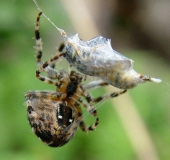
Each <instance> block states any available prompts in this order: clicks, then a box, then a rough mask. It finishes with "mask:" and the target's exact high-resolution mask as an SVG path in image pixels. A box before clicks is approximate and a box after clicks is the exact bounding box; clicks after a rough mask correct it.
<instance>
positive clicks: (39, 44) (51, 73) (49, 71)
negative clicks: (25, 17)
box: [35, 12, 64, 86]
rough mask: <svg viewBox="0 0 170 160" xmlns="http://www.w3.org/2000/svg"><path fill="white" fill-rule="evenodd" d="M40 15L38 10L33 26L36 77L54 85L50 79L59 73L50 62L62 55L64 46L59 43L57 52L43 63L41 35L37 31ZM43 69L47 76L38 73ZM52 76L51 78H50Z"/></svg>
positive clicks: (55, 77) (56, 76)
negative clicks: (36, 66) (37, 67)
mask: <svg viewBox="0 0 170 160" xmlns="http://www.w3.org/2000/svg"><path fill="white" fill-rule="evenodd" d="M41 15H42V12H40V13H39V14H38V16H37V19H36V26H35V39H36V50H37V56H36V57H37V65H38V66H39V69H37V71H36V77H37V78H38V79H39V80H41V81H44V82H45V83H49V84H53V85H55V86H57V83H56V82H54V81H53V80H52V79H57V78H58V75H59V73H58V72H57V71H56V70H54V69H53V68H51V67H50V65H51V64H53V62H54V61H56V60H57V59H59V58H60V57H61V56H63V54H64V52H61V51H62V50H63V48H64V45H61V46H60V47H59V52H60V53H59V54H57V55H56V56H54V57H53V58H51V59H50V60H49V61H46V62H45V63H42V61H41V58H42V53H43V52H42V41H41V36H40V32H39V28H40V17H41ZM42 71H44V72H46V73H47V75H48V77H44V76H42V75H41V74H40V73H41V72H42ZM51 78H52V79H51Z"/></svg>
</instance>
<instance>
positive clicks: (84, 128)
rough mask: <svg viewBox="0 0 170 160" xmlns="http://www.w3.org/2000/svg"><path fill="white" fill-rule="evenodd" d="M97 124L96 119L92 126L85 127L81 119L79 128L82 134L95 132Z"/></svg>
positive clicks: (97, 120)
mask: <svg viewBox="0 0 170 160" xmlns="http://www.w3.org/2000/svg"><path fill="white" fill-rule="evenodd" d="M98 124H99V119H98V118H96V121H95V123H94V124H93V125H91V126H89V127H86V125H85V123H84V120H83V119H81V121H80V124H79V126H80V128H81V130H82V131H83V132H89V131H93V130H95V129H96V127H97V125H98Z"/></svg>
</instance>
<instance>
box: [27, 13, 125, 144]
mask: <svg viewBox="0 0 170 160" xmlns="http://www.w3.org/2000/svg"><path fill="white" fill-rule="evenodd" d="M40 16H41V13H39V14H38V16H37V21H36V27H35V39H36V50H37V56H36V58H37V65H38V67H39V68H38V69H37V70H36V77H37V78H38V79H39V80H40V81H43V82H45V83H48V84H51V85H53V86H55V87H56V91H30V92H27V93H26V95H25V99H26V106H27V117H28V120H29V124H30V126H31V127H32V130H33V131H34V132H35V134H36V135H37V136H38V137H39V138H40V139H41V140H42V142H44V143H46V144H47V145H48V146H51V147H60V146H63V145H64V144H66V143H67V142H69V141H70V140H71V139H72V137H73V136H74V134H75V133H76V131H77V128H78V126H80V128H81V130H82V131H84V132H88V131H93V130H95V129H96V127H97V125H98V123H99V119H98V118H96V121H95V122H94V124H92V125H91V126H89V127H87V126H86V125H85V122H84V120H83V114H82V109H81V107H80V105H82V106H84V107H85V109H86V110H87V111H88V112H89V113H90V114H91V115H92V116H94V117H95V116H97V110H96V109H95V108H94V104H95V103H98V102H100V101H102V100H103V99H108V98H113V97H117V96H119V95H121V94H123V93H125V92H126V90H123V91H120V92H114V93H112V94H106V95H104V96H101V97H98V98H92V96H91V95H90V94H89V93H88V92H87V91H86V90H87V89H92V88H96V87H101V86H106V85H108V84H107V83H106V82H103V81H101V80H99V81H93V82H90V83H87V84H82V82H83V81H85V78H84V75H82V74H80V73H77V72H76V71H70V73H67V72H66V71H65V70H55V69H54V67H55V63H56V61H57V59H58V58H59V57H60V56H61V55H60V54H58V55H56V56H54V57H53V58H51V59H50V60H48V61H46V62H44V63H43V62H42V61H41V58H42V42H41V38H40V32H39V21H40ZM62 47H63V46H61V47H60V48H59V51H60V50H61V49H62ZM42 72H45V73H46V74H47V76H43V75H42V74H41V73H42ZM82 97H84V99H85V100H83V99H82Z"/></svg>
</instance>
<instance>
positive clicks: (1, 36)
mask: <svg viewBox="0 0 170 160" xmlns="http://www.w3.org/2000/svg"><path fill="white" fill-rule="evenodd" d="M0 3H1V5H0V15H1V16H0V23H1V27H0V44H1V46H0V48H1V53H0V75H1V78H0V128H1V129H0V144H1V145H0V157H1V158H0V159H2V160H7V159H13V160H20V159H24V160H32V159H36V160H47V159H48V160H53V159H60V160H69V159H75V160H78V159H81V160H87V159H88V160H103V159H107V160H111V159H118V160H124V159H126V160H132V159H137V157H136V155H135V152H134V150H133V148H132V146H131V143H130V141H129V138H128V136H127V133H126V132H125V129H124V128H123V126H122V124H121V121H120V119H119V117H118V115H117V113H116V112H115V110H114V108H113V107H112V105H111V103H110V101H107V102H105V103H104V104H103V105H102V106H100V108H99V109H98V112H99V118H100V122H101V123H100V124H99V126H98V128H97V130H96V131H94V132H91V133H88V134H85V133H83V132H82V131H81V130H78V132H77V134H76V135H75V137H74V138H73V139H72V140H71V141H70V142H69V143H68V144H67V145H65V146H63V147H61V148H50V147H48V146H46V145H45V144H43V143H42V142H41V141H39V140H38V138H37V137H36V136H35V135H34V134H33V133H32V131H31V129H30V126H29V124H28V122H27V117H26V107H25V104H24V101H25V100H24V94H25V93H26V92H27V91H29V90H48V89H49V90H54V87H51V86H50V85H48V84H44V83H42V82H40V81H38V80H37V79H36V78H35V70H36V63H35V58H34V55H35V53H34V49H33V46H34V45H35V42H34V40H32V37H33V36H34V23H35V19H36V16H37V13H38V11H37V9H36V7H35V5H34V3H33V2H32V1H21V0H11V1H5V0H1V2H0ZM42 3H43V2H42ZM43 5H44V6H45V5H46V4H42V6H43ZM44 8H45V7H44ZM46 10H48V13H49V14H48V15H49V17H50V18H51V19H53V20H55V22H57V23H58V24H57V25H59V26H69V25H70V24H69V23H68V22H67V21H68V19H67V16H66V14H65V12H64V9H63V8H62V7H61V5H60V4H59V3H58V2H55V3H54V1H53V2H50V3H48V6H47V5H46ZM53 10H55V14H53ZM56 14H57V15H60V16H56ZM41 24H42V25H41V26H42V28H41V32H42V34H43V42H44V53H45V54H44V57H45V58H47V57H50V56H51V55H54V54H55V46H56V45H57V44H59V43H60V42H61V40H62V38H61V39H60V40H58V39H57V36H60V34H59V33H57V32H56V30H55V29H54V28H53V27H52V26H51V25H50V24H49V23H48V22H47V21H46V22H45V20H42V22H41ZM65 28H67V27H65ZM54 33H56V35H54ZM55 38H56V39H55ZM122 51H123V49H122ZM123 52H124V53H127V54H126V56H128V57H129V58H132V59H133V60H134V61H135V70H137V71H141V72H142V71H143V73H146V74H147V75H152V76H155V77H159V78H162V79H163V83H162V84H153V83H146V84H144V85H140V86H138V87H137V88H135V89H133V90H129V91H128V92H129V93H130V94H131V95H132V97H133V100H134V102H135V104H136V106H137V107H138V108H137V110H138V111H139V113H140V115H141V116H142V118H143V121H144V123H145V124H146V126H147V128H148V131H149V133H150V135H151V138H152V140H153V142H154V145H155V148H156V150H157V152H158V155H159V156H160V159H164V160H165V159H167V160H168V159H170V152H169V149H170V136H169V135H170V129H169V128H170V124H169V123H170V119H169V113H170V110H169V90H170V86H169V85H168V84H167V83H166V82H168V80H169V79H170V76H169V74H168V71H169V66H166V65H164V62H163V60H161V59H160V57H153V55H154V54H152V53H151V52H147V51H131V52H128V51H127V52H126V51H123ZM45 58H44V59H45ZM59 67H62V66H59ZM66 68H67V66H66ZM103 92H104V91H103V90H100V93H101V94H103ZM96 93H97V91H96V92H95V91H94V92H93V94H94V95H95V94H96ZM120 100H123V99H121V98H120ZM120 107H121V106H120ZM90 117H91V115H88V116H87V117H85V121H87V124H91V123H93V121H94V118H91V119H90V120H88V118H90ZM139 138H140V135H139Z"/></svg>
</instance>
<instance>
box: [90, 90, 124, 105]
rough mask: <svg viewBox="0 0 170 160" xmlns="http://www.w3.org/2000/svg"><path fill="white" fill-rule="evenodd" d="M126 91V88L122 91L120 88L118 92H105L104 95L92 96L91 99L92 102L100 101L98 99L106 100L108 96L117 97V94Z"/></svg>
mask: <svg viewBox="0 0 170 160" xmlns="http://www.w3.org/2000/svg"><path fill="white" fill-rule="evenodd" d="M126 91H127V90H123V91H122V90H121V91H119V92H113V93H111V94H106V95H104V96H100V97H97V98H93V99H92V102H94V103H97V102H100V101H102V100H107V99H109V98H114V97H118V96H120V95H122V94H124V93H126Z"/></svg>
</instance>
